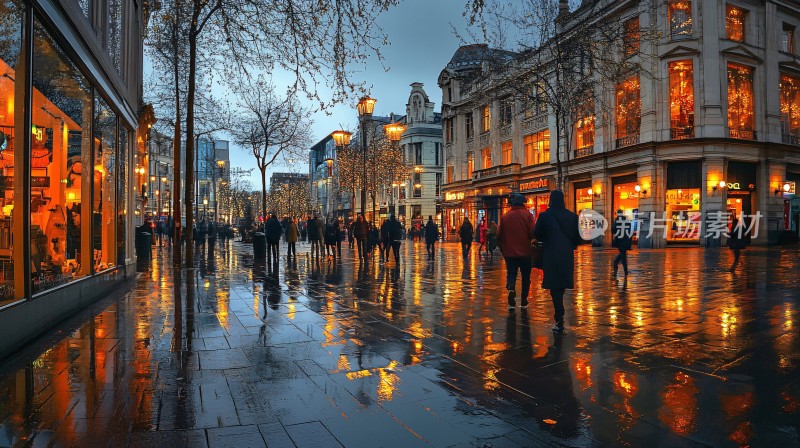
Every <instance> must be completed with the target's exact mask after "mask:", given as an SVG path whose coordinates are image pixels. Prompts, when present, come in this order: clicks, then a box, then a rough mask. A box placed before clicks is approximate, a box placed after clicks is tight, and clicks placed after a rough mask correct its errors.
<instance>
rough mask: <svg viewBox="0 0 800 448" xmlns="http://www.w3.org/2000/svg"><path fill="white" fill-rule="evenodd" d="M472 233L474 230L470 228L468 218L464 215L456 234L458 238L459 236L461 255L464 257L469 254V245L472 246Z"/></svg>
mask: <svg viewBox="0 0 800 448" xmlns="http://www.w3.org/2000/svg"><path fill="white" fill-rule="evenodd" d="M473 233H474V231H473V229H472V223H471V222H469V218H467V217H466V216H465V217H464V222H463V223H462V224H461V227H460V228H459V229H458V236H459V238H461V255H462V256H463V257H464V258H467V256H469V249H470V247H472V237H473Z"/></svg>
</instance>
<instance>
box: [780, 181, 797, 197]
mask: <svg viewBox="0 0 800 448" xmlns="http://www.w3.org/2000/svg"><path fill="white" fill-rule="evenodd" d="M787 186H788V188H789V189H788V190H787V189H786V187H787ZM781 189H782V190H783V193H784V194H797V193H795V191H796V190H795V182H794V181H791V180H787V181H786V182H784V183H783V185H781Z"/></svg>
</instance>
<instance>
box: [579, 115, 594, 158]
mask: <svg viewBox="0 0 800 448" xmlns="http://www.w3.org/2000/svg"><path fill="white" fill-rule="evenodd" d="M575 148H576V149H575V157H583V156H587V155H589V154H592V149H593V148H594V113H593V110H592V107H591V106H588V105H587V106H585V107H582V108H581V109H580V111H579V112H578V119H577V120H575Z"/></svg>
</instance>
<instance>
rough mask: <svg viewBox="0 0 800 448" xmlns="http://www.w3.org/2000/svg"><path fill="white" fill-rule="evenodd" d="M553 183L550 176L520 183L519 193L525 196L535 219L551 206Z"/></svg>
mask: <svg viewBox="0 0 800 448" xmlns="http://www.w3.org/2000/svg"><path fill="white" fill-rule="evenodd" d="M552 183H553V182H552V178H551V177H550V176H547V177H539V178H535V179H532V180H529V181H525V182H520V184H519V192H520V194H522V195H523V196H525V204H526V205H527V207H528V210H530V212H531V214H532V215H533V217H534V218H538V217H539V214H540V213H542V212H543V211H545V210H547V207H548V206H549V205H550V185H552Z"/></svg>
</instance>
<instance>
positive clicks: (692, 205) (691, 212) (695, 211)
mask: <svg viewBox="0 0 800 448" xmlns="http://www.w3.org/2000/svg"><path fill="white" fill-rule="evenodd" d="M702 182H703V180H702V165H701V162H700V161H699V160H696V161H695V160H693V161H686V162H669V163H668V164H667V191H666V197H665V199H666V200H665V204H666V208H667V209H666V212H667V218H668V219H670V227H669V229H668V230H667V242H668V243H682V242H683V243H692V242H699V241H700V227H701V213H700V205H701V204H700V192H701V185H702Z"/></svg>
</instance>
